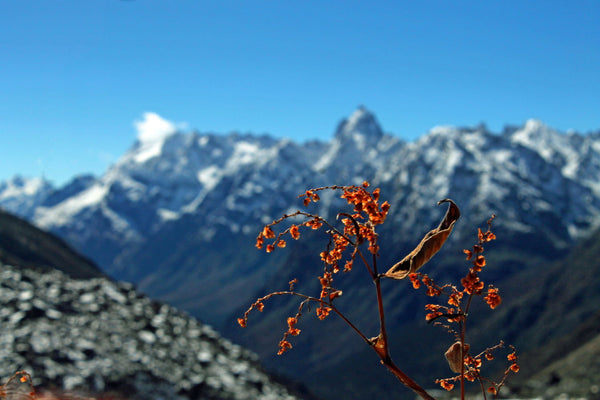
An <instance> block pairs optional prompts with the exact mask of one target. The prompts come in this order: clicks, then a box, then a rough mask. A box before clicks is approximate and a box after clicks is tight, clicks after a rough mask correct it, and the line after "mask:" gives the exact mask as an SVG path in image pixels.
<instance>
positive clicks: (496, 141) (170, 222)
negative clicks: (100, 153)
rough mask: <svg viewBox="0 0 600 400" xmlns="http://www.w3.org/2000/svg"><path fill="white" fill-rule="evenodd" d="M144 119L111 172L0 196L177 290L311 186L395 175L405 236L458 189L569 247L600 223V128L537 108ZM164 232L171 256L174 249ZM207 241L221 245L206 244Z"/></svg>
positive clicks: (476, 213) (472, 210) (118, 265)
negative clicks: (402, 123) (515, 121)
mask: <svg viewBox="0 0 600 400" xmlns="http://www.w3.org/2000/svg"><path fill="white" fill-rule="evenodd" d="M138 130H139V135H138V140H137V141H136V143H135V144H134V145H133V146H132V147H131V149H130V150H129V151H127V152H126V153H125V154H124V155H123V156H122V157H121V158H120V159H119V160H118V161H117V162H116V163H115V164H114V165H113V166H112V167H111V168H110V169H109V170H108V171H107V172H106V173H105V174H104V175H103V176H102V177H100V178H92V177H80V178H78V179H77V180H74V181H73V182H72V183H71V184H69V185H67V186H66V187H64V188H59V189H52V188H51V187H47V186H44V185H43V184H41V183H39V182H38V184H37V185H38V186H35V185H34V184H30V186H27V185H26V184H25V183H24V182H21V183H20V184H17V183H15V182H16V181H15V182H12V183H11V182H7V183H4V184H2V186H0V205H1V206H2V207H5V208H7V209H8V210H10V211H13V212H15V213H17V214H20V215H22V216H25V217H27V218H29V219H31V220H33V221H34V222H35V223H36V224H38V225H40V226H42V227H44V228H46V229H49V230H51V231H53V232H56V233H58V234H59V235H60V236H62V237H63V238H65V239H67V240H68V241H69V242H71V243H72V244H73V245H74V246H75V247H76V248H78V249H79V250H80V251H82V252H83V253H84V254H86V255H88V256H90V257H91V258H92V259H94V260H95V261H96V262H98V263H99V264H100V265H101V266H102V267H104V268H105V269H106V270H107V271H108V272H110V273H113V274H115V273H116V274H117V275H118V276H119V277H120V278H123V279H124V278H126V277H129V278H131V279H134V278H133V277H135V279H136V280H137V279H140V280H144V279H146V278H147V280H145V282H150V281H153V282H155V285H156V286H155V290H157V291H158V290H159V286H160V285H163V286H165V285H166V284H165V282H166V280H167V279H168V280H170V281H171V283H172V287H173V288H175V287H176V286H177V282H179V283H182V284H183V283H184V282H185V283H189V284H190V285H191V284H192V283H193V284H196V285H200V283H198V282H197V281H193V282H192V280H190V279H189V278H188V277H189V274H192V275H194V276H197V279H200V280H202V279H206V284H207V285H209V286H210V284H211V281H210V279H213V280H214V279H216V278H215V277H214V276H213V277H212V278H210V279H209V278H208V276H207V275H206V274H203V273H200V272H199V271H200V270H201V269H202V268H208V267H207V265H205V264H203V263H206V264H213V263H215V260H216V259H221V258H222V254H221V253H223V252H224V253H226V254H229V252H231V251H234V252H235V251H237V250H238V249H229V248H227V245H226V244H225V243H223V242H222V241H221V242H212V241H213V240H218V238H222V237H224V236H226V235H233V236H235V237H236V239H235V240H231V243H240V242H246V241H247V242H251V238H252V237H253V235H255V234H256V232H257V230H258V229H259V227H260V225H261V224H264V223H268V222H270V221H272V220H273V219H274V218H277V217H278V216H280V215H281V214H282V213H284V212H289V211H293V209H294V208H296V207H297V206H298V205H299V204H298V200H297V195H298V193H300V192H302V191H303V190H305V189H306V188H308V187H316V186H324V185H332V184H360V183H361V182H362V181H363V180H365V179H367V180H369V181H371V182H372V183H373V184H374V185H378V186H381V187H382V196H383V195H385V196H386V198H388V199H389V200H390V203H391V204H392V209H391V211H390V220H391V221H393V223H395V224H396V226H397V228H396V231H397V233H396V234H397V236H398V237H401V238H403V240H404V241H406V242H407V243H408V242H410V241H411V240H413V239H417V238H418V236H419V235H420V234H421V232H422V231H426V230H427V229H429V228H430V226H431V224H432V223H434V219H435V213H432V209H431V208H432V206H433V205H435V204H436V202H437V200H439V199H442V198H446V197H450V198H453V199H454V200H455V201H456V202H457V203H458V204H459V205H460V206H461V209H462V210H463V215H465V216H469V217H468V218H470V220H469V221H468V222H465V224H470V223H480V222H481V221H485V220H486V219H487V218H488V217H489V215H490V214H491V213H495V214H497V215H498V216H499V218H498V220H497V224H498V225H499V226H501V227H503V228H504V229H507V230H508V231H509V232H511V235H512V237H515V238H516V237H519V238H522V241H524V240H530V239H531V238H532V237H533V236H532V235H536V234H537V235H538V236H537V237H536V239H535V240H536V241H538V242H539V243H544V244H547V245H549V246H551V247H552V248H555V249H558V248H564V247H565V246H568V245H569V244H570V243H572V242H573V241H574V240H575V239H577V238H578V237H581V236H583V235H585V234H587V233H588V232H590V231H591V230H592V229H593V228H594V227H595V226H597V225H598V224H599V222H600V219H599V217H598V216H599V215H600V183H599V182H600V179H599V177H600V133H592V134H587V135H581V134H577V133H569V134H563V133H561V132H557V131H556V130H554V129H552V128H550V127H548V126H546V125H544V124H543V123H541V122H539V121H536V120H529V121H527V122H526V123H525V124H524V125H523V126H521V127H508V128H506V129H505V131H504V132H503V133H501V134H496V133H492V132H490V131H489V130H488V129H487V128H486V127H485V126H484V125H480V126H476V127H435V128H433V129H432V130H431V131H430V132H429V133H427V134H426V135H424V136H423V137H421V138H420V139H418V140H417V141H414V142H411V143H405V142H403V141H401V140H400V139H398V138H396V137H394V136H392V135H388V134H385V133H383V130H382V129H381V127H380V125H379V123H378V122H377V119H376V117H375V116H374V114H373V113H371V112H370V111H369V110H367V109H366V108H364V107H359V108H358V109H357V110H356V111H355V112H354V113H353V114H352V115H351V116H350V117H349V118H347V119H344V120H343V121H341V122H340V124H339V125H338V127H337V130H336V131H335V134H334V137H333V139H332V140H331V141H329V142H309V143H304V144H298V143H294V142H292V141H290V140H287V139H282V140H278V139H275V138H273V137H270V136H266V135H263V136H256V135H250V134H240V133H231V134H228V135H219V134H212V133H199V132H188V133H184V132H182V131H181V130H179V129H177V127H176V126H175V124H173V123H171V122H169V121H166V120H164V119H162V118H161V117H159V116H157V115H154V114H146V115H145V117H144V120H143V121H142V122H139V123H138ZM26 187H28V188H29V189H26ZM35 188H38V189H35ZM34 189H35V190H34ZM334 201H336V200H335V197H334V196H330V197H327V196H324V197H323V201H322V202H321V203H320V207H321V208H320V212H322V213H324V214H327V213H328V207H329V206H330V205H331V204H332V202H334ZM465 218H466V217H465ZM511 235H509V236H511ZM519 235H526V236H519ZM527 235H529V236H527ZM455 236H457V237H460V230H459V229H457V234H456V235H455ZM515 240H516V239H515ZM164 243H170V246H169V248H168V249H167V248H164V250H163V253H165V252H166V253H169V254H166V255H160V254H158V253H157V251H158V249H163V247H162V246H164ZM203 243H204V244H206V246H208V247H207V248H206V249H205V253H204V254H198V252H197V250H196V249H197V248H199V246H202V244H203ZM401 247H402V246H398V248H399V249H400V248H401ZM145 254H152V255H153V256H152V258H150V259H146V258H145ZM549 254H550V252H549ZM202 257H204V258H202ZM200 258H202V260H200ZM142 260H144V261H142ZM240 260H241V259H240ZM200 261H202V262H200ZM142 262H143V263H144V265H138V264H140V263H142ZM228 262H229V263H230V265H235V264H236V262H234V260H229V261H228ZM240 262H241V261H240ZM176 264H181V265H184V264H185V265H188V266H189V268H190V270H189V271H188V272H187V273H188V276H187V277H186V276H185V275H184V274H183V273H182V274H181V275H178V274H176V273H175V272H173V273H170V272H169V274H170V276H169V277H167V276H162V277H161V278H159V275H153V274H156V273H159V272H158V271H160V270H163V271H164V270H165V269H166V270H170V269H171V268H173V269H177V268H178V266H177V265H176ZM159 266H160V268H159ZM211 268H213V267H211ZM261 268H262V267H259V266H257V267H256V268H255V269H254V270H252V271H253V272H252V273H256V274H257V275H256V276H258V274H260V272H261ZM128 270H129V271H136V272H135V273H133V272H132V273H131V274H129V275H128V273H127V272H126V271H128ZM250 270H251V266H248V271H250ZM214 273H215V274H217V275H218V276H219V278H218V279H222V280H223V282H227V280H228V275H227V274H229V273H233V272H231V271H229V270H228V269H227V268H221V269H216V267H215V272H214ZM248 273H249V272H248ZM119 274H123V275H119ZM165 274H166V272H165ZM151 276H152V278H150V277H151ZM242 278H243V277H242V276H240V277H239V279H242ZM236 279H237V278H236ZM256 279H257V280H256V282H255V283H254V285H258V284H259V282H258V278H256ZM240 282H241V281H240ZM200 286H201V285H200ZM209 286H207V287H209ZM213 286H214V281H213ZM147 288H148V290H149V292H150V293H152V290H153V289H151V285H150V286H147ZM223 290H224V293H225V291H226V289H223ZM244 290H245V291H246V290H247V291H251V290H252V287H250V286H248V287H246V288H244ZM189 292H190V293H192V292H193V290H192V288H191V287H190V288H189ZM178 293H179V294H180V295H181V296H184V295H185V296H188V294H185V293H184V291H179V292H178ZM186 293H187V292H186ZM189 296H196V297H198V296H201V294H199V293H193V294H189ZM178 301H183V300H181V299H180V300H178ZM240 301H241V300H240ZM212 307H213V308H214V307H215V306H214V305H213V306H212ZM231 307H233V305H231ZM200 308H201V307H200ZM225 312H226V310H223V311H222V312H221V313H220V314H219V315H221V314H222V315H221V317H220V318H224V316H223V315H224V313H225ZM217 318H219V316H217ZM209 322H214V323H218V322H220V321H209Z"/></svg>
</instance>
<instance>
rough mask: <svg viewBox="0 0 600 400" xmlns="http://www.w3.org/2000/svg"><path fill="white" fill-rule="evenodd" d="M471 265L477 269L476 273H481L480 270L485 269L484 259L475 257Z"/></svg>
mask: <svg viewBox="0 0 600 400" xmlns="http://www.w3.org/2000/svg"><path fill="white" fill-rule="evenodd" d="M473 265H475V266H476V267H477V268H478V269H477V271H481V268H482V267H485V257H484V256H477V258H476V259H475V262H474V263H473Z"/></svg>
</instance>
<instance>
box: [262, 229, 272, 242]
mask: <svg viewBox="0 0 600 400" xmlns="http://www.w3.org/2000/svg"><path fill="white" fill-rule="evenodd" d="M262 235H263V236H264V237H266V238H267V239H274V238H275V232H273V229H271V227H270V226H265V227H264V228H263V231H262Z"/></svg>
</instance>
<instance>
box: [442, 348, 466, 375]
mask: <svg viewBox="0 0 600 400" xmlns="http://www.w3.org/2000/svg"><path fill="white" fill-rule="evenodd" d="M461 347H462V346H461V344H460V341H458V342H456V343H454V344H453V345H452V346H450V347H449V348H448V350H447V351H446V353H445V354H444V355H445V356H446V360H448V365H449V366H450V369H451V370H452V372H455V373H457V374H460V372H461V369H462V364H463V357H464V356H465V355H466V354H467V353H468V352H469V345H468V344H466V343H465V351H464V354H463V352H462V351H461Z"/></svg>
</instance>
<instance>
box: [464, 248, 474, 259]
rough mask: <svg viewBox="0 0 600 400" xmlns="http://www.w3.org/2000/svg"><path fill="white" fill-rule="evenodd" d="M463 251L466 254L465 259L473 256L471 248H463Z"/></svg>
mask: <svg viewBox="0 0 600 400" xmlns="http://www.w3.org/2000/svg"><path fill="white" fill-rule="evenodd" d="M463 253H465V254H466V255H467V260H470V259H471V257H473V252H472V251H471V250H467V249H464V250H463Z"/></svg>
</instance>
